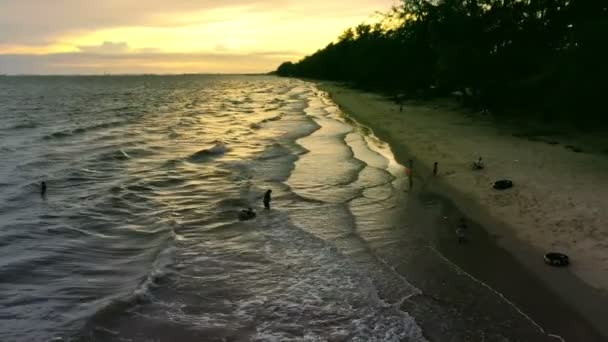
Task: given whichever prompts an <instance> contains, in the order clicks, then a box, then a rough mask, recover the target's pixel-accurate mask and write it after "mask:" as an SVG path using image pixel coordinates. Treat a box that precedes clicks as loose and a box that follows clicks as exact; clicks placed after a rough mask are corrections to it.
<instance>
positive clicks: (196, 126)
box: [0, 76, 423, 341]
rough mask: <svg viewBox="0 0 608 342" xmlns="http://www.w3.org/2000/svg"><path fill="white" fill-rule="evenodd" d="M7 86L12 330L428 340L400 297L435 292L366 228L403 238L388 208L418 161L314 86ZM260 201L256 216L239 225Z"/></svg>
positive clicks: (90, 81) (35, 81)
mask: <svg viewBox="0 0 608 342" xmlns="http://www.w3.org/2000/svg"><path fill="white" fill-rule="evenodd" d="M0 88H1V89H0V97H1V99H0V100H1V101H0V115H1V120H2V121H1V122H0V124H1V126H0V139H1V141H2V146H1V149H2V151H1V153H0V158H1V162H0V189H1V193H0V202H1V203H0V210H1V212H0V215H1V218H2V222H1V226H0V278H1V279H2V283H1V284H0V286H1V287H0V291H2V297H1V298H0V303H1V305H0V327H1V329H0V335H1V336H0V337H1V339H2V340H3V341H8V340H28V341H46V340H49V339H51V338H55V337H64V338H69V337H70V336H72V337H74V336H81V337H84V338H87V339H93V340H117V341H118V340H121V341H122V340H127V341H128V340H134V341H136V340H146V339H148V338H149V339H151V340H169V339H173V340H200V338H201V337H205V339H207V340H215V339H217V340H221V339H222V338H227V339H245V340H269V339H276V340H282V341H285V340H290V339H294V340H301V339H335V340H341V339H352V340H361V341H367V340H370V339H377V340H403V339H406V340H415V341H417V340H423V337H422V334H421V330H420V328H419V326H418V325H417V324H416V322H415V320H414V319H413V318H412V317H411V316H410V315H408V314H407V313H406V312H403V311H401V310H400V309H399V308H398V304H399V302H400V301H403V300H404V299H405V298H407V297H409V296H411V295H413V294H415V293H417V291H418V290H417V289H416V288H415V287H414V286H412V285H411V284H409V283H408V282H407V280H406V279H405V278H403V277H401V276H400V275H398V274H397V273H395V271H393V270H392V268H391V267H389V266H387V265H386V264H385V263H383V261H382V260H380V259H378V258H377V257H376V256H374V255H373V254H372V253H370V252H369V246H368V244H367V243H366V242H365V239H363V238H362V237H361V236H360V234H362V232H363V233H365V234H368V235H369V236H370V237H372V238H377V239H380V240H382V243H385V244H390V243H391V242H394V241H393V240H392V239H397V237H395V236H392V235H391V234H393V233H391V229H389V228H390V227H392V226H391V222H390V219H387V217H386V216H384V215H383V214H382V213H381V212H382V211H386V210H389V211H390V210H392V209H391V204H390V202H391V198H394V197H395V196H396V195H397V194H398V193H399V192H400V190H399V187H400V186H401V182H402V179H401V178H399V177H400V176H399V174H403V172H401V173H400V172H399V171H402V170H400V166H399V165H398V164H396V163H394V161H393V160H392V159H391V158H392V155H391V154H390V150H388V148H387V146H386V145H384V144H382V143H381V142H379V141H377V140H376V139H375V138H373V136H369V135H363V134H360V132H359V130H358V129H357V128H356V127H354V126H352V125H350V124H348V123H347V122H345V121H344V120H343V119H342V117H341V114H340V113H339V111H338V109H337V108H336V107H335V106H334V105H333V104H332V103H331V102H330V101H329V100H328V99H327V97H326V96H324V94H321V93H320V92H319V91H318V90H316V89H315V88H314V87H313V86H312V85H310V84H307V83H304V82H301V81H296V80H283V79H277V78H271V77H236V76H235V77H219V76H217V77H214V76H181V77H154V76H148V77H144V76H142V77H78V78H67V77H66V78H62V77H45V78H38V77H25V78H5V79H3V80H2V81H1V82H0ZM41 181H45V182H46V184H47V186H48V191H47V194H46V196H40V185H39V184H40V182H41ZM266 189H272V190H273V202H272V208H271V210H264V209H263V207H262V205H261V196H262V195H263V193H264V191H265V190H266ZM387 204H388V205H387ZM248 206H251V207H253V208H254V210H256V211H257V214H258V215H257V218H256V219H255V220H251V221H239V220H238V218H237V216H238V212H239V211H240V210H241V209H243V208H246V207H248ZM358 222H359V223H358ZM359 226H361V229H359V228H358V227H359ZM366 229H367V230H366ZM393 235H394V234H393ZM380 293H384V294H383V295H380Z"/></svg>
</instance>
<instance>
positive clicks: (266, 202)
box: [264, 189, 272, 209]
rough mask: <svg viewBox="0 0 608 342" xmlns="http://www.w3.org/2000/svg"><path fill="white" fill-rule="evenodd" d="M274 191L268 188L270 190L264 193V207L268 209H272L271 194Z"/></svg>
mask: <svg viewBox="0 0 608 342" xmlns="http://www.w3.org/2000/svg"><path fill="white" fill-rule="evenodd" d="M271 193H272V190H270V189H268V191H266V193H265V194H264V208H266V209H270V201H271V198H270V194H271Z"/></svg>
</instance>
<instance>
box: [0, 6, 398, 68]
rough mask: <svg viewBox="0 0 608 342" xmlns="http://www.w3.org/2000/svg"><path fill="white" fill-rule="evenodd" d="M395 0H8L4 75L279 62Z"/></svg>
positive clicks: (1, 9)
mask: <svg viewBox="0 0 608 342" xmlns="http://www.w3.org/2000/svg"><path fill="white" fill-rule="evenodd" d="M393 4H395V1H394V0H350V1H347V0H304V1H302V0H171V1H169V0H145V1H142V0H98V1H93V0H53V1H49V0H0V74H103V73H112V74H116V73H195V72H202V73H248V72H267V71H271V70H274V69H275V68H276V67H277V66H278V65H279V64H280V63H281V62H282V61H285V60H292V61H295V60H298V59H299V58H301V57H303V56H305V55H307V54H310V53H313V52H314V51H316V50H317V49H319V48H322V47H324V46H325V45H327V44H328V43H329V42H331V41H333V40H335V38H336V37H337V36H338V35H340V34H341V33H342V32H343V31H344V30H345V29H346V28H348V27H351V26H355V25H357V24H359V23H361V22H364V21H365V22H372V21H375V20H377V19H378V15H377V14H376V12H378V11H381V12H386V11H388V10H389V9H390V7H391V5H393Z"/></svg>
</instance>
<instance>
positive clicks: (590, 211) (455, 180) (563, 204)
mask: <svg viewBox="0 0 608 342" xmlns="http://www.w3.org/2000/svg"><path fill="white" fill-rule="evenodd" d="M316 84H317V87H318V88H319V89H320V90H322V91H324V92H327V93H328V94H329V95H330V97H331V98H332V100H333V101H334V102H335V103H337V104H338V105H339V106H340V108H341V109H342V111H343V112H344V113H346V114H347V115H349V116H351V117H353V118H354V119H355V120H357V121H358V122H359V123H361V124H363V125H365V126H368V127H370V128H371V129H372V130H373V131H374V132H375V134H376V135H377V136H378V137H379V138H381V139H383V140H384V141H386V142H388V143H389V145H390V146H391V148H392V150H393V153H394V154H395V157H396V158H397V160H398V161H399V162H400V163H402V164H403V165H407V163H408V160H410V159H412V160H414V164H415V166H414V181H415V182H416V183H417V184H420V183H421V184H424V188H425V189H424V192H425V193H433V194H439V195H440V196H443V197H445V198H446V199H447V200H449V201H451V202H452V203H453V204H454V206H455V207H456V208H457V210H458V211H459V214H462V215H463V216H465V217H467V218H468V219H469V220H471V222H472V223H474V224H476V225H478V226H480V227H481V229H483V230H485V231H486V232H487V234H488V235H489V238H490V239H492V240H495V241H496V244H497V245H498V246H499V247H500V248H502V249H504V250H506V251H507V252H508V254H509V255H510V257H511V259H512V260H513V261H508V262H507V263H508V264H513V263H518V264H520V265H521V270H519V268H517V267H516V268H517V270H516V271H515V272H518V273H529V274H530V275H531V278H530V279H537V280H538V282H539V285H535V286H534V288H535V290H536V291H543V290H546V291H547V292H551V293H553V294H555V296H556V297H555V296H554V297H555V298H558V299H559V300H561V301H563V303H564V304H565V305H566V306H568V307H569V308H571V309H572V314H571V315H580V316H581V317H582V319H584V320H585V321H586V322H589V323H590V324H591V325H592V326H593V328H594V329H595V330H596V331H597V332H599V334H601V335H602V336H603V338H608V327H606V324H604V323H605V319H604V317H606V313H607V312H608V310H607V309H606V308H607V307H608V296H607V292H606V289H607V288H608V272H607V271H608V263H607V260H608V231H606V229H605V228H603V227H605V226H606V225H605V223H607V222H608V216H607V215H606V213H602V212H601V211H600V210H599V208H601V207H602V204H603V203H604V202H605V201H606V199H605V198H602V196H601V194H602V191H603V190H604V189H606V190H608V178H606V177H604V176H603V175H602V174H608V173H605V172H604V173H603V172H602V170H608V161H607V160H606V159H607V158H605V157H604V156H601V155H594V154H588V153H575V152H574V151H571V150H569V149H568V148H566V149H564V148H563V147H562V146H556V145H557V144H554V143H545V142H543V141H534V140H526V139H523V138H521V137H520V136H518V135H517V134H505V132H503V131H501V129H499V128H497V127H495V124H493V123H491V122H488V121H487V120H482V119H480V118H471V117H467V116H465V115H463V114H462V111H459V109H457V108H456V106H451V107H450V105H449V104H448V105H446V104H443V103H440V104H438V105H433V104H429V103H422V104H412V103H404V105H403V112H400V110H399V105H397V104H395V103H394V102H391V101H389V100H387V99H385V98H383V97H382V96H380V95H377V94H370V93H364V92H360V91H357V90H353V89H349V88H346V87H344V86H341V85H339V84H336V83H330V82H316ZM448 137H449V138H448ZM479 155H480V156H482V157H483V158H484V160H485V161H486V164H487V166H488V167H487V168H486V169H485V170H483V171H482V172H473V171H471V167H470V165H471V163H472V161H473V160H474V159H475V158H476V157H477V156H479ZM435 161H437V162H439V172H438V176H437V177H434V176H432V172H431V168H432V165H433V163H434V162H435ZM590 165H591V166H592V167H590ZM500 177H504V178H510V179H512V180H513V181H514V183H515V186H514V188H513V189H509V190H507V191H504V192H499V191H496V190H493V189H491V183H492V182H493V181H494V180H497V179H500ZM568 182H571V185H568V184H567V183H568ZM603 207H608V206H603ZM529 227H534V228H536V229H530V228H529ZM549 251H563V252H566V253H568V254H569V255H570V257H571V258H572V260H573V263H572V265H571V266H570V267H569V268H554V267H549V266H547V265H545V264H544V263H543V260H542V256H543V254H544V253H546V252H549ZM456 253H458V252H456ZM447 254H448V255H446V256H447V258H448V259H450V261H452V262H454V263H455V264H456V265H457V266H458V267H461V268H464V269H467V267H469V268H471V269H475V270H476V271H474V272H473V275H474V276H477V274H475V272H478V273H479V275H480V276H481V278H484V277H486V278H492V277H493V275H492V273H493V272H492V269H491V267H485V268H483V267H482V268H481V269H480V268H479V267H477V266H478V265H476V264H483V262H475V261H471V260H468V261H467V260H455V259H458V258H459V255H458V254H454V253H452V252H450V251H449V248H448V250H447ZM526 277H527V275H526ZM520 278H521V277H520ZM524 278H525V277H524ZM489 284H490V285H491V286H492V287H498V288H499V289H500V290H503V289H502V288H501V287H504V292H503V293H505V295H506V296H507V297H509V296H510V295H511V296H512V297H516V298H517V300H519V301H520V302H519V303H518V304H520V306H523V307H526V308H530V310H529V312H531V314H533V315H535V316H536V317H533V318H534V319H538V321H539V322H546V321H550V320H551V319H554V316H555V315H553V314H551V313H546V314H543V308H542V307H539V306H542V303H543V300H544V303H547V302H548V301H555V298H552V297H551V296H547V298H545V299H543V300H537V299H533V298H530V297H531V296H533V294H532V295H530V294H528V295H527V296H526V295H522V296H519V295H518V294H517V291H518V289H517V287H515V288H510V289H509V286H506V285H505V286H502V285H501V284H500V283H496V284H492V282H491V281H490V282H489ZM509 291H511V293H509ZM522 301H523V302H524V303H522ZM540 316H545V317H540ZM567 316H568V315H566V316H565V317H561V318H559V319H561V320H564V321H566V320H567V319H568V318H567ZM583 325H584V324H583ZM575 328H576V327H575ZM575 328H573V329H575ZM581 329H583V328H582V327H581Z"/></svg>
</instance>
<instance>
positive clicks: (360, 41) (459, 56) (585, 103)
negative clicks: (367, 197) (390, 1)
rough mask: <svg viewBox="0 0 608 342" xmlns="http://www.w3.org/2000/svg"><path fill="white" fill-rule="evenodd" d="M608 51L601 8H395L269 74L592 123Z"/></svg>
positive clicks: (605, 9) (408, 3)
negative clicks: (456, 95)
mask: <svg viewBox="0 0 608 342" xmlns="http://www.w3.org/2000/svg"><path fill="white" fill-rule="evenodd" d="M607 43H608V0H439V1H437V0H402V2H401V4H400V5H399V6H397V7H395V8H394V9H393V10H392V11H391V12H390V13H388V14H386V15H385V18H384V20H383V21H382V22H380V23H378V24H375V25H368V24H362V25H359V26H357V27H356V28H354V29H348V30H346V32H345V33H344V34H342V36H340V37H339V38H338V40H337V42H336V43H331V44H329V45H328V46H326V47H325V48H324V49H322V50H319V51H317V52H316V53H314V54H313V55H311V56H308V57H306V58H304V59H302V60H301V61H299V62H297V63H291V62H286V63H283V64H282V65H281V66H280V67H279V68H278V69H277V71H276V73H277V74H279V75H282V76H299V77H311V78H318V79H327V80H336V81H345V82H350V83H353V84H355V85H357V86H359V87H364V88H368V89H377V90H382V91H388V92H392V93H400V94H407V95H409V96H418V97H419V96H436V95H445V94H450V93H452V92H454V91H459V92H460V93H463V94H468V95H469V96H468V99H469V103H470V104H471V105H474V106H478V107H484V108H489V109H491V110H492V111H493V112H497V113H500V112H501V111H504V109H518V110H520V111H519V112H536V113H540V114H542V115H543V116H544V117H545V118H547V119H548V118H556V117H559V116H562V117H577V120H579V121H580V120H582V119H586V121H588V122H591V121H596V120H595V119H598V118H600V115H601V112H605V109H603V107H604V106H603V105H602V103H601V98H602V96H603V95H604V92H605V89H607V88H608V87H606V86H605V82H606V80H608V71H607V70H608V66H607V64H608V46H607V45H608V44H607ZM511 112H513V111H511Z"/></svg>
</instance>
